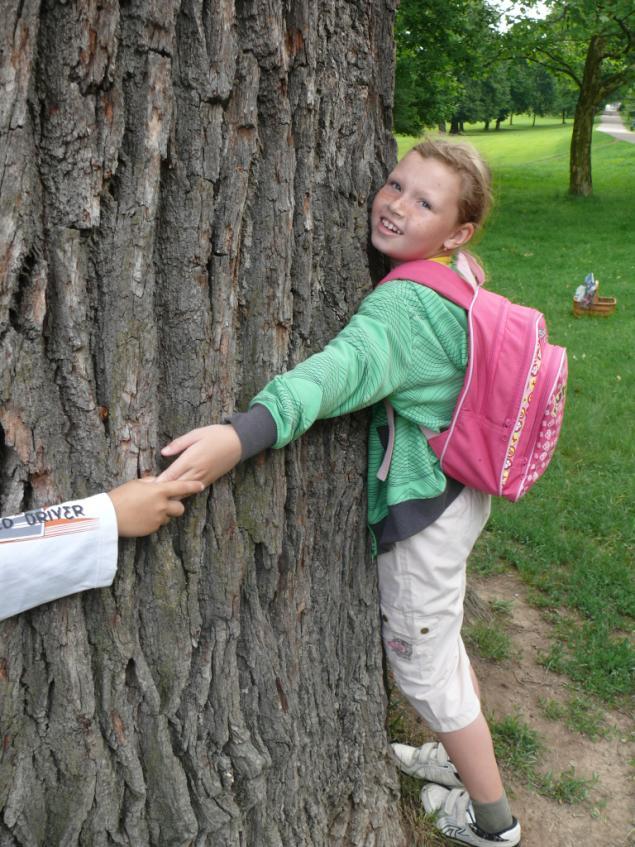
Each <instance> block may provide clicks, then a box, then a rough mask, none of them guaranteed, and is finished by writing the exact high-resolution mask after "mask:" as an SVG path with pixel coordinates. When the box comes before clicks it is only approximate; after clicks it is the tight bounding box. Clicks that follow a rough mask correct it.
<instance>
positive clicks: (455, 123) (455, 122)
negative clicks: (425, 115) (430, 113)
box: [450, 118, 461, 135]
mask: <svg viewBox="0 0 635 847" xmlns="http://www.w3.org/2000/svg"><path fill="white" fill-rule="evenodd" d="M460 132H461V122H460V121H459V119H458V118H452V120H451V121H450V135H459V133H460Z"/></svg>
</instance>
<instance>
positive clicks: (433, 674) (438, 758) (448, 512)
mask: <svg viewBox="0 0 635 847" xmlns="http://www.w3.org/2000/svg"><path fill="white" fill-rule="evenodd" d="M490 201H491V180H490V174H489V170H488V168H487V166H486V165H485V163H484V162H483V161H482V159H481V158H480V156H479V155H478V153H477V152H476V151H475V150H474V149H473V148H471V147H470V146H469V145H466V144H452V143H449V142H446V141H442V140H430V139H428V140H426V141H424V142H422V143H421V144H418V145H417V146H416V147H414V148H413V150H412V151H410V152H409V153H408V154H407V155H406V156H405V157H404V158H403V159H402V160H401V161H400V162H399V164H398V165H397V166H396V168H395V169H394V170H393V171H392V173H391V174H390V175H389V177H388V179H387V181H386V184H385V185H384V186H383V187H382V188H381V189H380V190H379V192H378V193H377V195H376V197H375V200H374V202H373V206H372V214H371V238H372V243H373V245H374V246H375V247H376V248H377V249H378V250H380V251H381V252H382V253H384V254H385V255H386V256H388V257H389V259H390V260H391V263H392V265H393V267H396V266H398V265H400V264H402V263H403V262H407V261H411V260H414V259H431V260H433V261H436V262H441V263H444V264H448V265H453V263H454V257H455V254H456V253H457V251H458V250H459V249H460V248H463V247H465V245H466V244H467V243H468V242H469V241H470V239H471V238H472V236H473V235H474V233H475V232H476V230H477V229H478V228H479V227H480V226H481V224H482V223H483V221H484V219H485V217H486V215H487V212H488V210H489V206H490ZM466 364H467V321H466V313H465V312H464V310H463V309H461V308H460V307H459V306H456V305H455V304H453V303H450V302H449V301H448V300H446V299H444V298H443V297H441V296H439V295H438V294H437V293H436V292H434V291H432V290H431V289H429V288H426V287H425V286H421V285H417V284H416V283H414V282H411V281H408V280H407V279H405V280H402V281H393V282H391V283H390V284H387V285H381V286H379V287H378V288H376V289H375V290H374V291H373V292H372V293H371V294H370V295H369V296H368V297H367V298H366V299H365V300H364V301H363V302H362V304H361V306H360V308H359V310H358V312H357V313H356V315H355V316H354V317H353V318H352V320H351V321H350V323H349V324H348V325H347V326H346V327H345V328H344V329H343V330H342V331H341V332H340V333H339V335H338V336H337V337H336V338H335V339H334V340H333V341H331V342H330V344H328V345H327V347H326V348H325V349H324V350H323V351H322V352H320V353H317V354H316V355H314V356H311V357H310V358H309V359H307V360H306V361H305V362H303V363H301V364H300V365H298V366H297V367H295V368H294V369H293V370H292V371H290V372H288V373H286V374H283V375H281V376H278V377H276V378H275V379H273V380H272V381H271V382H270V383H269V384H268V385H267V386H266V387H265V388H264V389H263V390H262V391H261V392H260V393H259V394H258V395H257V396H256V397H255V398H254V399H253V400H252V401H251V403H250V408H249V411H248V412H246V413H244V414H237V415H234V416H233V417H232V418H231V419H230V423H229V424H224V425H217V426H209V427H203V428H200V429H195V430H192V431H191V432H189V433H188V434H186V435H184V436H182V437H181V438H177V439H176V440H175V441H173V442H172V443H171V444H169V445H167V446H166V447H165V448H164V449H163V451H162V452H163V455H165V456H174V455H176V454H179V453H180V454H181V455H180V456H179V458H178V459H176V461H175V462H174V463H173V464H172V465H171V467H170V468H169V469H168V470H167V471H165V472H164V473H163V474H162V475H161V476H160V477H159V479H196V480H200V481H202V482H204V483H205V484H209V483H211V482H213V481H214V480H215V479H217V478H218V477H219V476H221V475H222V474H224V473H225V472H227V471H228V470H230V469H231V468H232V467H234V465H235V464H237V462H239V461H240V460H241V459H243V460H244V459H246V458H248V457H250V456H253V455H254V454H256V453H258V452H260V451H261V450H262V449H264V448H265V447H269V446H274V447H283V446H284V445H286V444H288V443H289V442H290V441H292V440H293V439H295V438H298V437H299V436H300V435H301V434H302V433H304V432H306V430H307V429H309V427H310V426H311V425H312V424H313V423H314V421H315V420H317V419H319V418H327V417H334V416H336V415H341V414H344V413H346V412H351V411H354V410H356V409H361V408H363V407H365V406H370V405H373V406H374V408H373V418H372V424H371V429H370V434H369V482H368V511H369V524H370V528H371V532H372V540H373V549H374V551H375V552H376V553H378V554H379V555H378V567H379V591H380V601H381V608H382V620H383V638H384V645H385V649H386V655H387V657H388V660H389V663H390V664H391V666H392V669H393V672H394V675H395V679H396V681H397V683H398V685H399V687H400V688H401V689H402V691H403V692H404V694H405V695H406V697H407V698H408V699H409V701H410V702H411V703H412V705H413V706H414V708H415V709H416V710H417V711H418V712H419V714H420V715H422V717H423V718H424V719H425V720H426V721H427V723H428V724H429V726H430V727H431V729H432V730H433V731H434V732H435V733H436V735H437V737H438V739H439V741H438V742H435V743H429V744H424V745H423V747H421V748H412V747H408V746H406V745H402V744H395V745H393V750H394V753H395V756H396V757H397V760H398V762H399V765H400V767H401V768H402V770H404V771H406V772H407V773H409V774H412V775H415V776H418V777H421V778H422V779H424V780H426V781H427V782H428V784H426V785H425V786H424V788H423V789H422V792H421V796H422V802H423V805H424V807H425V809H426V811H428V812H430V811H435V812H437V816H436V824H437V826H438V828H439V829H440V830H441V831H442V832H443V833H445V834H446V835H448V836H450V837H452V838H454V839H455V840H456V841H459V842H460V843H464V844H473V845H483V847H486V845H491V844H506V845H516V844H519V843H520V826H519V824H518V822H517V821H516V819H515V818H513V817H512V814H511V812H510V809H509V804H508V802H507V798H506V796H505V792H504V789H503V785H502V782H501V778H500V774H499V771H498V766H497V764H496V759H495V757H494V750H493V746H492V740H491V736H490V732H489V729H488V726H487V723H486V721H485V718H484V717H483V714H482V712H481V708H480V702H479V694H478V684H477V681H476V678H475V676H474V673H473V671H472V668H471V666H470V662H469V659H468V657H467V654H466V652H465V648H464V646H463V641H462V639H461V635H460V630H461V623H462V619H463V596H464V591H465V569H466V561H467V557H468V555H469V553H470V551H471V549H472V546H473V544H474V542H475V541H476V539H477V538H478V536H479V534H480V532H481V530H482V529H483V527H484V525H485V523H486V521H487V518H488V516H489V508H490V501H489V496H488V495H485V494H483V493H481V492H478V491H475V490H472V489H468V488H465V487H462V486H461V485H460V484H459V483H457V482H456V481H454V480H452V479H449V478H446V477H445V475H444V474H443V472H442V471H441V468H440V466H439V463H438V460H437V459H436V457H435V456H434V454H433V453H432V450H431V449H430V448H429V446H428V444H427V441H426V439H425V437H424V436H423V435H422V432H421V427H425V428H428V429H430V430H435V431H439V430H441V429H443V428H445V427H447V426H448V424H449V423H450V419H451V417H452V412H453V409H454V405H455V403H456V399H457V396H458V394H459V391H460V389H461V386H462V384H463V380H464V375H465V368H466ZM384 399H388V400H389V402H390V404H391V406H392V407H393V409H394V410H395V412H396V416H395V437H394V446H393V453H392V460H391V464H390V470H389V473H388V475H387V476H386V478H385V480H384V479H383V474H381V476H382V479H381V480H380V479H378V476H377V472H378V469H379V467H380V465H381V463H382V458H383V455H384V453H385V451H386V436H387V434H386V430H387V426H386V423H387V417H386V411H385V408H384V405H383V404H382V403H381V402H379V401H381V400H384Z"/></svg>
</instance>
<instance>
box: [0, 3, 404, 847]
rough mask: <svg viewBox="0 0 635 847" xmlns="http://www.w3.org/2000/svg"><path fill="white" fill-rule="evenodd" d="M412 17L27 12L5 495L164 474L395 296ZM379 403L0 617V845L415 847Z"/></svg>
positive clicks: (4, 90)
mask: <svg viewBox="0 0 635 847" xmlns="http://www.w3.org/2000/svg"><path fill="white" fill-rule="evenodd" d="M394 5H395V2H394V0H349V2H341V0H138V1H137V0H135V2H132V0H120V1H119V2H117V0H68V2H62V0H4V2H3V4H2V17H3V23H2V26H1V27H0V39H1V40H2V43H1V52H0V133H1V134H0V187H1V195H0V348H1V350H0V357H1V361H2V369H1V372H0V425H1V429H0V435H1V436H2V437H1V439H0V479H1V486H2V487H1V500H0V508H1V509H2V512H3V513H8V512H15V511H19V510H20V509H23V508H31V507H36V506H41V505H43V504H46V503H50V502H53V501H57V500H60V499H62V498H67V497H70V496H72V495H76V496H81V495H84V494H89V493H94V492H96V491H98V490H102V489H103V488H104V487H108V486H110V485H112V484H114V483H115V482H118V481H122V480H124V479H128V478H130V477H133V476H136V475H137V473H138V472H145V471H151V470H153V469H155V468H156V467H157V462H158V448H159V447H160V446H161V445H162V444H164V443H165V442H166V441H167V440H168V439H169V438H170V437H172V436H175V435H177V434H180V433H182V432H184V431H186V430H188V429H190V428H191V427H193V426H198V425H201V424H204V423H207V422H210V421H215V420H219V419H220V418H221V417H222V416H223V415H225V414H227V413H230V412H231V411H233V410H234V409H235V408H244V405H245V403H246V401H247V399H248V398H249V397H250V396H251V395H252V394H253V393H254V391H255V390H256V389H258V388H259V387H260V386H261V385H262V384H264V382H265V381H266V380H267V379H268V378H269V377H270V376H271V375H273V374H274V373H276V372H279V371H280V370H282V369H285V368H287V367H289V366H291V365H292V364H293V363H294V362H296V361H297V360H299V359H301V358H304V357H305V356H306V355H307V354H308V353H310V352H312V351H314V350H316V349H318V348H320V346H321V345H322V344H323V342H324V341H325V340H326V339H327V338H329V337H331V336H332V335H333V334H334V333H335V332H336V331H337V330H338V329H339V328H340V327H341V326H342V324H343V323H344V322H345V321H346V319H347V317H348V316H350V314H351V313H352V312H353V310H354V308H355V306H356V305H357V303H358V302H359V300H360V299H361V297H362V296H363V294H364V293H365V292H366V291H368V290H369V279H370V274H369V261H368V253H367V212H368V203H369V198H370V196H371V194H372V193H373V191H374V189H375V188H376V187H377V185H378V184H379V183H380V181H381V179H382V176H383V175H384V174H385V172H386V168H387V167H389V166H390V165H391V163H392V160H393V157H394V155H395V151H394V147H393V142H392V139H391V134H390V122H391V106H390V104H391V102H392V77H393V47H392V21H393V15H394ZM365 423H366V421H365V417H364V416H363V415H362V416H352V417H350V418H347V419H343V420H341V421H337V422H331V423H327V424H320V425H318V426H316V427H315V428H314V430H313V431H312V432H311V433H310V434H309V435H308V436H307V437H305V438H304V439H302V440H301V441H300V442H299V443H297V444H295V445H293V446H292V447H290V448H289V449H287V450H286V451H284V452H279V453H273V452H272V453H271V454H270V455H267V456H263V457H261V458H260V460H257V461H254V462H251V463H249V464H248V465H246V466H244V467H242V468H240V469H238V471H237V472H236V473H235V475H234V476H233V477H232V478H231V479H225V480H222V481H220V482H219V483H218V484H217V485H216V486H214V488H213V490H212V491H211V492H209V493H208V494H206V495H202V496H200V497H198V498H196V499H195V500H193V501H192V502H190V504H189V506H188V510H187V514H186V517H185V518H184V519H183V520H181V521H180V522H179V523H177V524H174V525H173V526H172V527H170V528H169V529H165V530H163V531H162V532H161V533H159V534H158V535H157V536H156V537H154V538H152V539H151V540H149V541H147V542H139V543H133V542H128V543H124V544H122V545H121V548H120V558H119V569H118V574H117V577H116V579H115V583H114V585H113V587H112V589H110V590H100V591H91V592H87V593H86V594H84V595H76V596H74V597H70V598H67V599H63V600H60V601H58V602H55V603H51V604H49V605H47V606H44V607H40V608H38V609H35V610H33V611H31V612H29V613H26V614H23V615H20V616H18V617H16V618H13V619H10V620H8V621H5V622H4V623H3V624H0V698H1V700H0V721H1V732H0V738H1V739H2V747H1V748H0V809H1V815H0V845H2V847H9V846H11V847H15V845H29V847H31V845H46V847H53V845H69V847H70V845H91V847H93V845H95V847H101V845H115V844H116V845H133V847H141V845H148V844H153V845H214V847H220V846H221V845H232V847H269V845H270V846H271V847H280V846H281V845H290V846H291V847H301V845H328V847H333V846H334V845H368V847H380V845H381V846H382V847H384V846H385V847H393V845H394V847H397V845H402V844H403V843H404V839H403V836H402V831H401V827H400V823H399V819H398V811H397V793H396V780H395V774H394V770H393V768H392V766H391V765H390V763H389V761H388V758H387V756H386V737H385V730H384V712H385V698H384V689H383V680H382V660H381V648H380V638H379V627H378V614H377V603H376V586H375V571H374V566H373V564H372V562H371V560H370V557H369V554H368V549H367V538H366V531H365V517H364V511H365V503H364V493H363V492H364V468H365V446H364V442H365Z"/></svg>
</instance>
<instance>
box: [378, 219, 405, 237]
mask: <svg viewBox="0 0 635 847" xmlns="http://www.w3.org/2000/svg"><path fill="white" fill-rule="evenodd" d="M381 222H382V224H383V225H384V226H385V227H386V229H389V230H390V231H391V232H395V233H397V234H398V235H401V230H400V229H397V227H396V226H395V225H394V223H392V222H391V221H389V220H387V219H386V218H382V219H381Z"/></svg>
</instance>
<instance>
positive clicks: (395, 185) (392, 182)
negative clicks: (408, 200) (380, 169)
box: [388, 179, 401, 191]
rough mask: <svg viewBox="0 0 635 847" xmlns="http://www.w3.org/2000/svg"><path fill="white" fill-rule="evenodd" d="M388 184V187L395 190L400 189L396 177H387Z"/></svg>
mask: <svg viewBox="0 0 635 847" xmlns="http://www.w3.org/2000/svg"><path fill="white" fill-rule="evenodd" d="M388 185H389V187H390V188H394V189H395V191H401V184H400V183H398V182H397V180H396V179H389V180H388Z"/></svg>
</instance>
